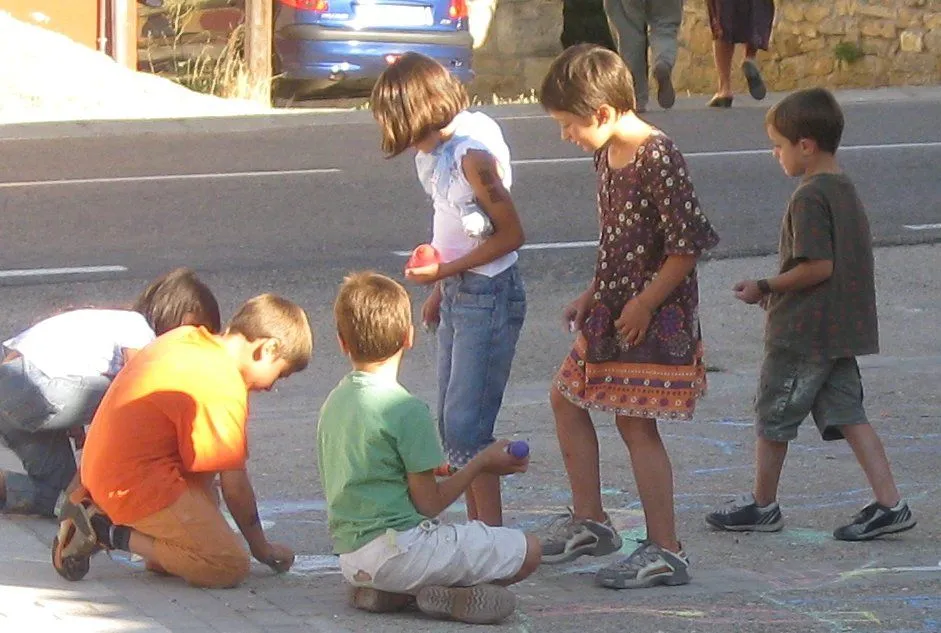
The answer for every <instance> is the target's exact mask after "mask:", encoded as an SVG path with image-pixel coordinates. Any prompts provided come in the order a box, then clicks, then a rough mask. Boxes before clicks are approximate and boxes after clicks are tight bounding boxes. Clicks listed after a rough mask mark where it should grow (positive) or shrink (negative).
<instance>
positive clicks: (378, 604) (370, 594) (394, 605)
mask: <svg viewBox="0 0 941 633" xmlns="http://www.w3.org/2000/svg"><path fill="white" fill-rule="evenodd" d="M349 599H350V604H351V605H352V606H353V607H355V608H357V609H361V610H363V611H369V612H370V613H394V612H396V611H401V610H402V609H404V608H405V607H407V606H408V604H409V602H411V600H412V597H411V596H407V595H404V594H397V593H390V592H388V591H380V590H379V589H373V588H372V587H350V597H349Z"/></svg>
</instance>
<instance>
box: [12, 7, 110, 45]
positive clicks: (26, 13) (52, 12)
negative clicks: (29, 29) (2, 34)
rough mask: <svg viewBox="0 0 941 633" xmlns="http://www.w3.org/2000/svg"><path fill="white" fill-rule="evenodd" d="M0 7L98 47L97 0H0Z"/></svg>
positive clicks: (38, 24)
mask: <svg viewBox="0 0 941 633" xmlns="http://www.w3.org/2000/svg"><path fill="white" fill-rule="evenodd" d="M0 11H6V12H7V13H9V14H11V15H12V16H13V17H14V18H16V19H17V20H21V21H23V22H28V23H30V24H35V25H36V26H41V27H44V28H47V29H49V30H51V31H56V32H58V33H62V34H63V35H65V36H67V37H69V38H71V39H73V40H75V41H76V42H79V43H81V44H85V45H86V46H88V47H90V48H94V49H97V48H98V44H97V39H98V0H0Z"/></svg>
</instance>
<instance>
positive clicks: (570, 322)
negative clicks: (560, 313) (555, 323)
mask: <svg viewBox="0 0 941 633" xmlns="http://www.w3.org/2000/svg"><path fill="white" fill-rule="evenodd" d="M577 329H578V327H576V325H575V321H574V320H573V321H569V332H572V333H573V334H574V333H575V330H577Z"/></svg>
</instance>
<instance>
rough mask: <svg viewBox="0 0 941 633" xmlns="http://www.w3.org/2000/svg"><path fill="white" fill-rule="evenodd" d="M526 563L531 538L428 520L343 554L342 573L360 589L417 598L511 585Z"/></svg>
mask: <svg viewBox="0 0 941 633" xmlns="http://www.w3.org/2000/svg"><path fill="white" fill-rule="evenodd" d="M525 559H526V535H525V534H524V533H523V532H521V531H520V530H514V529H511V528H504V527H491V526H489V525H486V524H485V523H481V522H480V521H471V522H470V523H463V524H447V523H445V524H442V523H439V522H438V521H431V520H426V521H422V523H421V524H420V525H419V526H417V527H414V528H412V529H411V530H406V531H405V532H396V531H395V530H388V531H387V532H386V533H385V534H383V535H381V536H378V537H376V538H375V539H373V540H372V541H370V542H369V543H367V544H366V545H364V546H362V547H361V548H359V549H358V550H356V551H355V552H350V553H348V554H341V555H340V571H341V572H342V573H343V577H344V578H346V580H347V581H348V582H349V583H350V584H352V585H355V586H358V587H372V588H375V589H380V590H382V591H389V592H393V593H406V594H415V593H417V592H418V590H419V589H421V588H422V587H427V586H431V585H437V586H444V587H470V586H472V585H479V584H483V583H490V582H494V581H497V580H507V579H510V578H512V577H513V576H515V575H516V574H518V573H519V571H520V569H521V568H522V567H523V561H524V560H525Z"/></svg>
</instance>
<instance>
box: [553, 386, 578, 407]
mask: <svg viewBox="0 0 941 633" xmlns="http://www.w3.org/2000/svg"><path fill="white" fill-rule="evenodd" d="M549 404H550V405H552V410H553V411H563V410H565V409H568V408H571V407H574V406H575V405H574V404H572V401H571V400H569V399H568V398H566V397H565V395H563V393H562V392H561V391H559V388H558V387H556V386H553V387H552V388H551V389H549Z"/></svg>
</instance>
